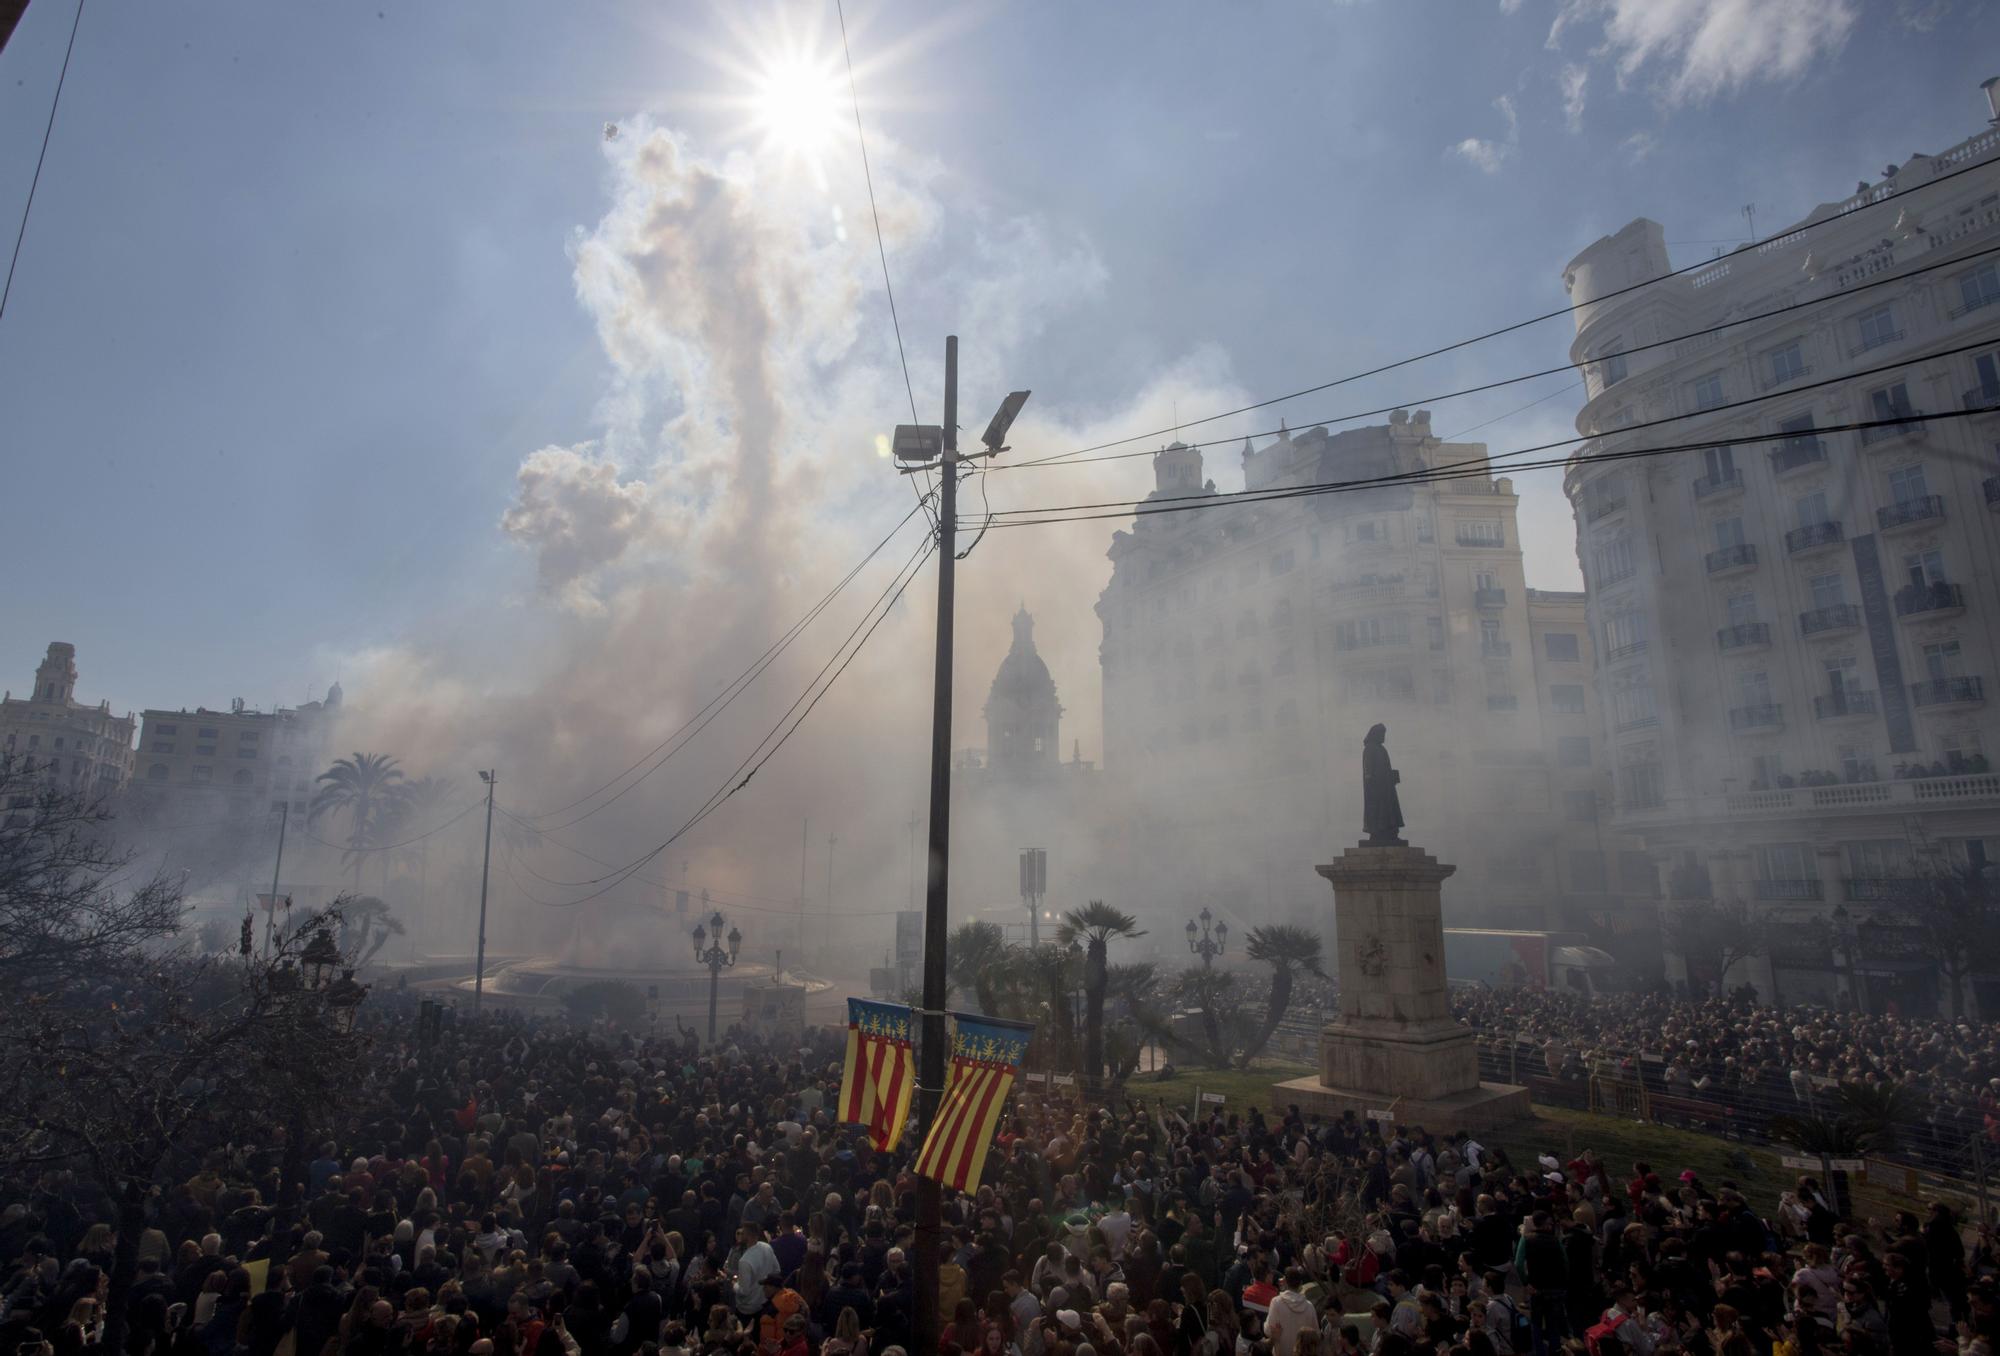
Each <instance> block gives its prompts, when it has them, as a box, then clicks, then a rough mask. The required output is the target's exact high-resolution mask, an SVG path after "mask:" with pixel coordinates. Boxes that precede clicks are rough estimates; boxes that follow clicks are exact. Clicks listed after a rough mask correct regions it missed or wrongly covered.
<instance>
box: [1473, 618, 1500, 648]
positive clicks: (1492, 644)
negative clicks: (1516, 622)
mask: <svg viewBox="0 0 2000 1356" xmlns="http://www.w3.org/2000/svg"><path fill="white" fill-rule="evenodd" d="M1506 643H1507V642H1506V641H1505V640H1503V639H1501V636H1500V623H1499V622H1497V621H1494V620H1493V619H1492V618H1491V617H1488V618H1486V619H1485V620H1483V621H1481V622H1480V623H1479V648H1480V649H1481V650H1482V651H1484V652H1485V653H1487V654H1500V653H1503V651H1502V648H1501V647H1502V646H1504V645H1505V644H1506Z"/></svg>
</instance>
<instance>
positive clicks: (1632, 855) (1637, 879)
mask: <svg viewBox="0 0 2000 1356" xmlns="http://www.w3.org/2000/svg"><path fill="white" fill-rule="evenodd" d="M1618 888H1619V889H1621V890H1623V891H1625V893H1626V894H1630V895H1646V896H1648V897H1651V896H1654V895H1657V894H1659V892H1660V871H1659V868H1658V867H1656V866H1654V865H1653V859H1652V858H1651V857H1648V856H1647V855H1646V854H1645V853H1643V852H1621V853H1619V854H1618Z"/></svg>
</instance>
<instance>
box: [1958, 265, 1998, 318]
mask: <svg viewBox="0 0 2000 1356" xmlns="http://www.w3.org/2000/svg"><path fill="white" fill-rule="evenodd" d="M1958 300H1959V309H1960V310H1961V311H1976V310H1978V309H1979V308H1980V307H1981V306H1991V305H1992V304H1993V303H1994V302H1996V301H2000V268H1996V267H1994V265H1993V264H1991V263H1984V264H1981V265H1980V266H1979V267H1978V268H1975V269H1973V270H1972V272H1970V273H1967V274H1965V275H1964V276H1963V277H1961V278H1960V279H1959V280H1958Z"/></svg>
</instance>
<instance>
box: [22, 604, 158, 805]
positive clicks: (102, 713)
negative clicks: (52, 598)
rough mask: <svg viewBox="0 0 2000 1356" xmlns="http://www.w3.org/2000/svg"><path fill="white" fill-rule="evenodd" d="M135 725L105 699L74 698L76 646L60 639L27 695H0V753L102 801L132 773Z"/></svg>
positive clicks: (52, 780)
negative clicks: (92, 701)
mask: <svg viewBox="0 0 2000 1356" xmlns="http://www.w3.org/2000/svg"><path fill="white" fill-rule="evenodd" d="M134 724H135V722H134V721H133V719H132V716H131V715H130V713H127V714H125V715H122V716H114V715H112V714H111V703H109V702H99V703H97V705H95V706H88V705H86V704H84V703H83V702H79V701H78V700H77V699H76V646H74V645H71V644H69V643H67V642H65V641H60V640H59V641H55V642H53V643H52V644H51V645H50V646H49V649H48V654H47V655H46V656H44V657H43V659H42V662H41V664H40V665H39V666H38V667H37V668H36V669H35V686H34V688H33V690H32V691H30V692H29V694H28V695H27V696H26V697H16V696H15V695H14V694H13V693H12V692H9V693H7V694H6V696H5V697H4V698H0V753H5V754H11V755H13V757H14V758H16V759H17V760H26V761H27V762H28V763H29V764H31V765H32V766H33V769H34V771H35V772H36V773H37V774H38V775H39V776H40V777H42V778H43V779H45V780H47V781H48V782H50V783H52V784H54V785H55V786H57V787H59V788H61V789H62V790H64V791H70V792H75V793H77V794H80V795H83V796H85V797H87V798H89V799H91V800H93V801H95V800H101V799H103V798H105V797H108V796H111V795H114V794H116V793H117V792H118V791H119V790H121V789H122V788H123V787H124V786H125V784H126V783H127V782H128V781H130V780H131V778H132V731H133V728H134Z"/></svg>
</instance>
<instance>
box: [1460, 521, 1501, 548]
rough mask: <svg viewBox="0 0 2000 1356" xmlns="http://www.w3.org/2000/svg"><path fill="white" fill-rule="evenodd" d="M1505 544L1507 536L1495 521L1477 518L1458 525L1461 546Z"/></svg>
mask: <svg viewBox="0 0 2000 1356" xmlns="http://www.w3.org/2000/svg"><path fill="white" fill-rule="evenodd" d="M1505 542H1506V535H1505V533H1504V532H1502V530H1501V527H1500V524H1499V522H1498V521H1497V520H1495V519H1491V518H1475V519H1469V520H1467V521H1465V522H1461V523H1460V524H1459V525H1458V544H1459V545H1460V546H1501V545H1504V544H1505Z"/></svg>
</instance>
